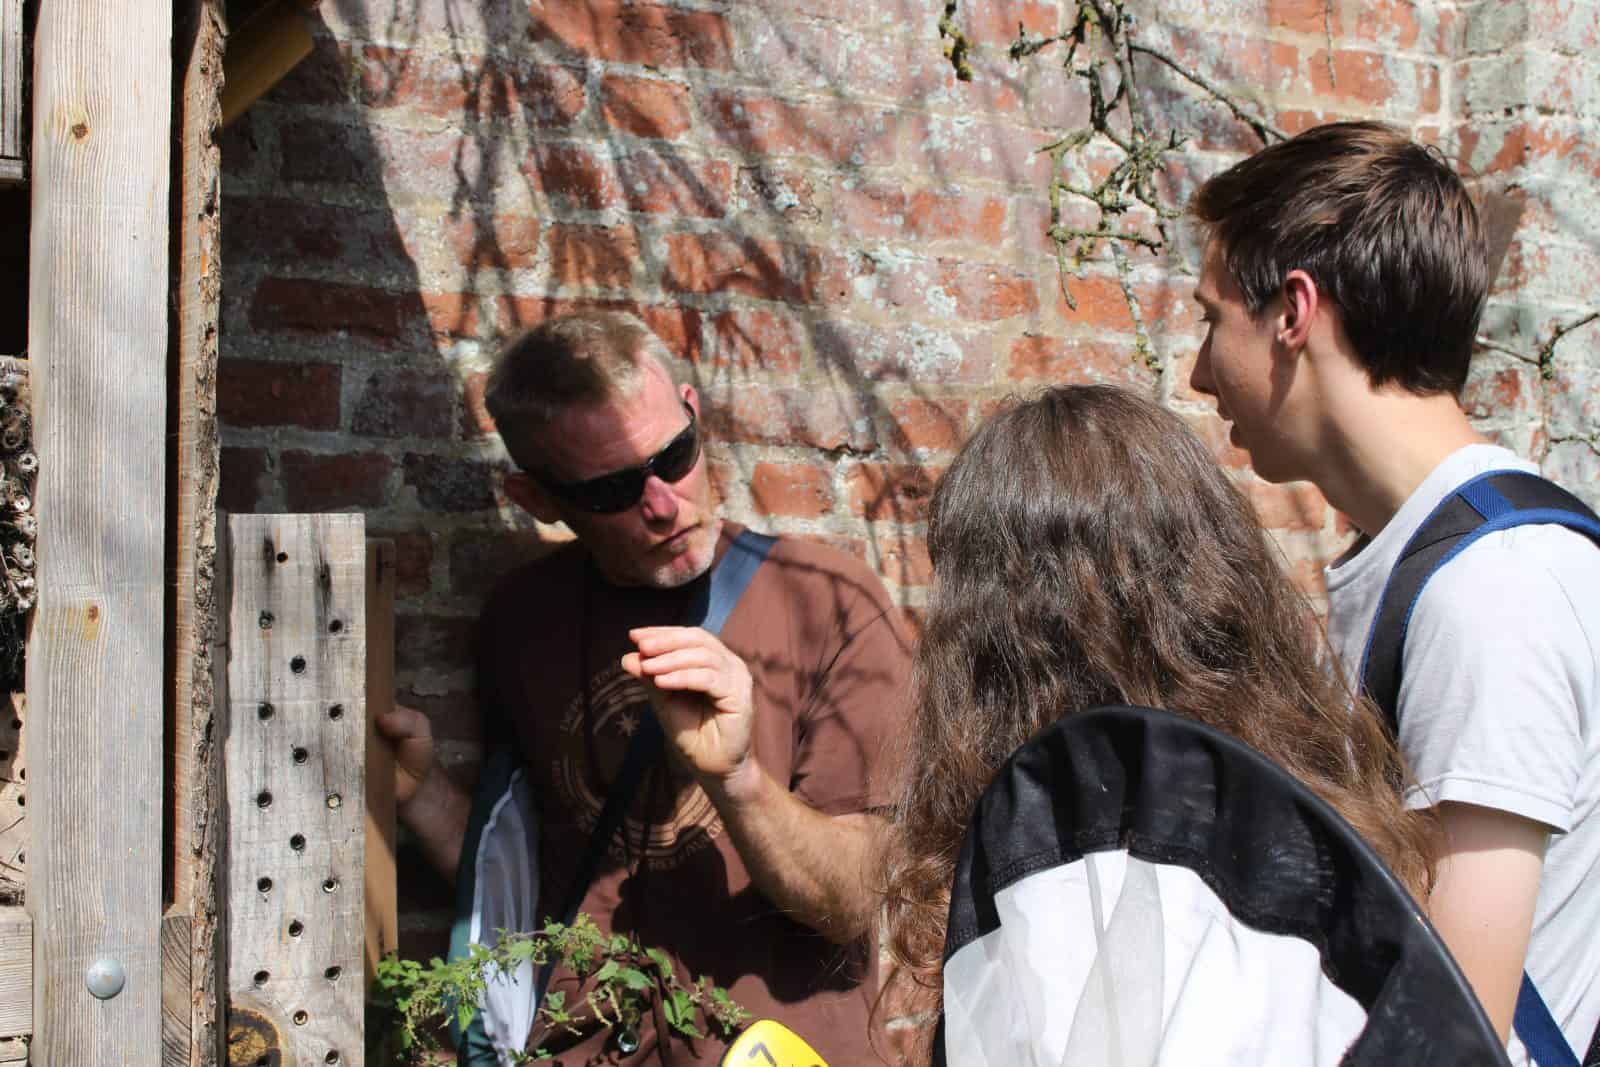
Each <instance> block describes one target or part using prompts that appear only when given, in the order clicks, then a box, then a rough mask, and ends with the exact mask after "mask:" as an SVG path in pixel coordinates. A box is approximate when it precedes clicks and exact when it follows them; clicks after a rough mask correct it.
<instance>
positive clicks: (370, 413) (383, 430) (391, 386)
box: [350, 368, 455, 437]
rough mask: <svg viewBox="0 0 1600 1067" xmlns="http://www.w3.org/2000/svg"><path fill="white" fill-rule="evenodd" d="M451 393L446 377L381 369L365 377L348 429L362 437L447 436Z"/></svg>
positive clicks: (451, 389) (451, 388)
mask: <svg viewBox="0 0 1600 1067" xmlns="http://www.w3.org/2000/svg"><path fill="white" fill-rule="evenodd" d="M454 394H455V387H454V386H453V385H452V384H451V382H450V380H449V378H447V377H443V376H440V375H438V374H428V373H425V372H422V371H415V370H397V369H391V368H384V369H383V370H381V371H377V372H376V373H374V374H372V375H370V376H368V378H367V381H366V384H365V385H364V386H363V387H362V390H361V399H360V400H358V401H357V402H356V408H355V413H354V414H353V415H352V416H351V418H350V430H351V432H352V433H354V434H358V435H360V436H362V437H449V436H451V435H452V434H453V432H454V429H455V427H454V424H453V420H452V419H451V405H452V402H453V400H454Z"/></svg>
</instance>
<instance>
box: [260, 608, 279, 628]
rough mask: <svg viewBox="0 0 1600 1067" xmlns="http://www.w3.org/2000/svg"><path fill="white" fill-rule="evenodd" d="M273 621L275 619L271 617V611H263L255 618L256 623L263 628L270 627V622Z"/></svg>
mask: <svg viewBox="0 0 1600 1067" xmlns="http://www.w3.org/2000/svg"><path fill="white" fill-rule="evenodd" d="M274 621H275V620H274V619H273V617H272V612H270V611H263V612H262V613H261V616H260V618H258V619H256V622H257V624H259V625H260V627H261V628H262V629H263V630H270V629H272V624H273V622H274Z"/></svg>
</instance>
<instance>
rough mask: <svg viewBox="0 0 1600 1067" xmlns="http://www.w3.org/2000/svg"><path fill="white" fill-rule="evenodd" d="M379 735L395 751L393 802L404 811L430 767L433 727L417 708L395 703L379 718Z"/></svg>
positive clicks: (431, 761) (431, 764)
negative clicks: (386, 740)
mask: <svg viewBox="0 0 1600 1067" xmlns="http://www.w3.org/2000/svg"><path fill="white" fill-rule="evenodd" d="M378 732H379V733H380V734H382V735H383V736H384V737H385V738H387V739H388V741H389V746H390V747H391V748H392V749H394V799H395V804H396V805H397V806H399V807H401V808H404V807H405V806H406V805H407V804H408V803H409V802H410V801H411V798H412V797H414V796H416V795H417V791H418V790H419V789H421V788H422V783H423V781H424V780H426V779H427V777H428V773H429V771H430V770H431V769H432V767H433V725H432V724H431V723H429V722H428V717H427V716H426V715H424V714H423V713H422V712H420V711H418V710H417V709H416V708H408V707H406V706H405V705H403V704H396V705H395V706H394V708H393V709H392V710H390V711H386V712H384V713H383V714H382V715H379V716H378Z"/></svg>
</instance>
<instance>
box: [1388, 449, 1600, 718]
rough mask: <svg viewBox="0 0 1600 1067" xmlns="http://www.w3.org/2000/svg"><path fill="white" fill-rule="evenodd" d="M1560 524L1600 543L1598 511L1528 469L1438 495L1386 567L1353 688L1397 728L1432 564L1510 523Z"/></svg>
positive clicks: (1433, 570)
mask: <svg viewBox="0 0 1600 1067" xmlns="http://www.w3.org/2000/svg"><path fill="white" fill-rule="evenodd" d="M1540 524H1548V525H1556V526H1564V527H1567V528H1568V529H1571V530H1575V531H1577V532H1578V533H1582V534H1585V535H1586V536H1588V537H1589V538H1590V539H1591V540H1593V541H1594V542H1595V543H1596V544H1597V545H1600V517H1597V516H1596V515H1595V513H1594V512H1593V511H1591V510H1590V509H1589V508H1588V506H1586V505H1585V504H1584V503H1583V501H1581V500H1579V499H1578V498H1577V497H1575V496H1573V495H1572V494H1571V493H1569V492H1567V491H1566V490H1565V489H1563V488H1561V487H1560V486H1558V485H1556V484H1555V483H1554V482H1550V481H1547V480H1546V479H1544V478H1541V477H1539V476H1538V475H1536V474H1528V473H1526V472H1524V471H1513V470H1496V471H1489V472H1487V473H1485V474H1480V475H1478V476H1477V477H1476V478H1473V479H1472V480H1471V481H1469V482H1467V483H1465V484H1464V485H1462V486H1461V487H1460V488H1458V489H1457V490H1456V491H1455V492H1453V493H1451V494H1450V495H1449V496H1447V497H1445V499H1444V500H1442V501H1440V503H1439V505H1438V506H1437V507H1435V508H1434V509H1433V512H1432V513H1431V514H1430V515H1429V516H1428V517H1427V518H1426V519H1424V520H1423V522H1422V525H1421V526H1419V527H1417V530H1416V532H1415V533H1413V534H1412V535H1411V540H1409V541H1408V542H1406V547H1405V548H1404V549H1403V550H1402V551H1401V553H1400V558H1399V560H1398V561H1396V563H1395V565H1394V569H1393V570H1392V571H1390V572H1389V580H1388V583H1387V584H1386V585H1385V586H1384V590H1383V595H1382V597H1380V598H1379V601H1378V610H1377V613H1376V615H1375V616H1374V619H1373V623H1372V630H1371V632H1370V633H1369V634H1368V635H1367V644H1366V649H1365V651H1364V652H1363V653H1362V657H1361V688H1362V691H1363V692H1364V693H1365V694H1366V695H1367V696H1369V697H1371V698H1372V700H1373V702H1374V703H1376V704H1377V705H1378V708H1379V710H1381V711H1382V712H1383V717H1384V721H1385V722H1386V723H1387V724H1388V726H1389V730H1390V732H1391V733H1393V734H1394V735H1395V736H1396V737H1398V736H1399V735H1400V719H1399V701H1400V665H1401V661H1402V655H1403V652H1404V649H1405V641H1406V631H1407V629H1409V627H1410V625H1411V613H1412V611H1413V610H1414V609H1415V608H1416V603H1417V598H1418V597H1419V596H1420V595H1421V594H1422V589H1423V586H1425V585H1427V584H1428V579H1430V578H1432V577H1433V575H1434V574H1435V573H1437V571H1438V570H1439V568H1440V567H1443V566H1444V565H1445V564H1446V563H1448V562H1450V561H1451V560H1452V559H1454V558H1455V557H1456V556H1458V555H1460V554H1461V553H1462V552H1464V551H1465V550H1466V549H1467V547H1468V546H1470V545H1471V544H1473V543H1474V542H1475V541H1477V540H1478V539H1479V538H1481V537H1484V536H1486V535H1487V534H1491V533H1495V532H1497V531H1499V530H1508V529H1511V528H1512V527H1514V526H1529V525H1540Z"/></svg>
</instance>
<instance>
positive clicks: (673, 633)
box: [628, 626, 727, 657]
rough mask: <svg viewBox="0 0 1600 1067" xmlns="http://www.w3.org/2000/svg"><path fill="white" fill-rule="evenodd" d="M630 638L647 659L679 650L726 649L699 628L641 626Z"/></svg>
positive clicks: (633, 631)
mask: <svg viewBox="0 0 1600 1067" xmlns="http://www.w3.org/2000/svg"><path fill="white" fill-rule="evenodd" d="M628 637H629V638H630V639H631V640H632V641H633V643H634V644H635V645H637V646H638V648H639V651H640V652H642V653H643V654H644V655H645V656H646V657H649V656H659V655H661V654H662V653H664V652H671V651H673V650H675V649H679V648H691V647H699V648H713V649H723V648H726V647H727V646H725V645H724V644H723V643H722V642H721V641H719V640H717V638H716V637H714V636H713V635H712V634H710V633H708V632H707V631H705V630H703V629H701V628H700V627H698V626H641V627H639V628H637V629H634V630H629V631H628Z"/></svg>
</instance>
